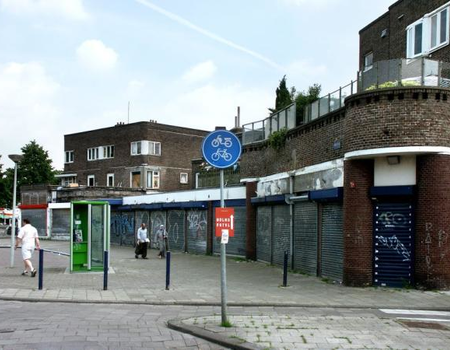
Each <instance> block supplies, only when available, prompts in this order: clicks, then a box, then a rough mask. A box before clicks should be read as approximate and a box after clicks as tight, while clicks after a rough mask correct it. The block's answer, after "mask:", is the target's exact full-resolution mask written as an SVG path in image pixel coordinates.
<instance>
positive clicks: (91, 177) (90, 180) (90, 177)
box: [87, 175, 95, 187]
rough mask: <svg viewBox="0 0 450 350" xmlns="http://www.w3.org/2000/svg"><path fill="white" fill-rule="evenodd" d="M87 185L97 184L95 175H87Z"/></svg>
mask: <svg viewBox="0 0 450 350" xmlns="http://www.w3.org/2000/svg"><path fill="white" fill-rule="evenodd" d="M87 185H88V186H90V187H93V186H95V175H88V177H87Z"/></svg>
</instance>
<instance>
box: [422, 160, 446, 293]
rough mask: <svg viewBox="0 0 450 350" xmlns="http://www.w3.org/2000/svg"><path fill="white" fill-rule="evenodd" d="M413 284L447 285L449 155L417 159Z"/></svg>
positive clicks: (432, 286) (442, 286)
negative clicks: (414, 271)
mask: <svg viewBox="0 0 450 350" xmlns="http://www.w3.org/2000/svg"><path fill="white" fill-rule="evenodd" d="M417 185H418V186H417V187H418V200H417V210H416V213H417V214H416V242H415V244H416V249H415V253H416V254H415V255H416V258H415V268H416V273H415V277H416V284H417V285H418V286H419V287H420V286H422V287H425V288H427V289H449V288H450V156H446V155H431V156H421V157H418V158H417Z"/></svg>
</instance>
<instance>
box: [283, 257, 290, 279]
mask: <svg viewBox="0 0 450 350" xmlns="http://www.w3.org/2000/svg"><path fill="white" fill-rule="evenodd" d="M288 259H289V258H288V252H287V250H286V251H285V252H284V264H283V287H287V272H288V271H287V267H288Z"/></svg>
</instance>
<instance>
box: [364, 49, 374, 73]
mask: <svg viewBox="0 0 450 350" xmlns="http://www.w3.org/2000/svg"><path fill="white" fill-rule="evenodd" d="M372 67H373V52H369V53H368V54H367V55H365V56H364V71H368V70H370V69H372Z"/></svg>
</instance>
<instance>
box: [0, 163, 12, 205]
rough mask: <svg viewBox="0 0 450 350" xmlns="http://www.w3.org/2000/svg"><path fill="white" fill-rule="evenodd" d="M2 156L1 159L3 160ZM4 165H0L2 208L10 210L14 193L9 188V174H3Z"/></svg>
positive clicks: (0, 198) (0, 200) (0, 201)
mask: <svg viewBox="0 0 450 350" xmlns="http://www.w3.org/2000/svg"><path fill="white" fill-rule="evenodd" d="M1 157H2V156H1V155H0V159H1ZM2 168H3V164H1V163H0V208H10V207H11V206H10V203H11V202H12V192H11V190H10V188H9V185H10V181H9V179H8V177H7V172H3V169H2Z"/></svg>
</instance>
